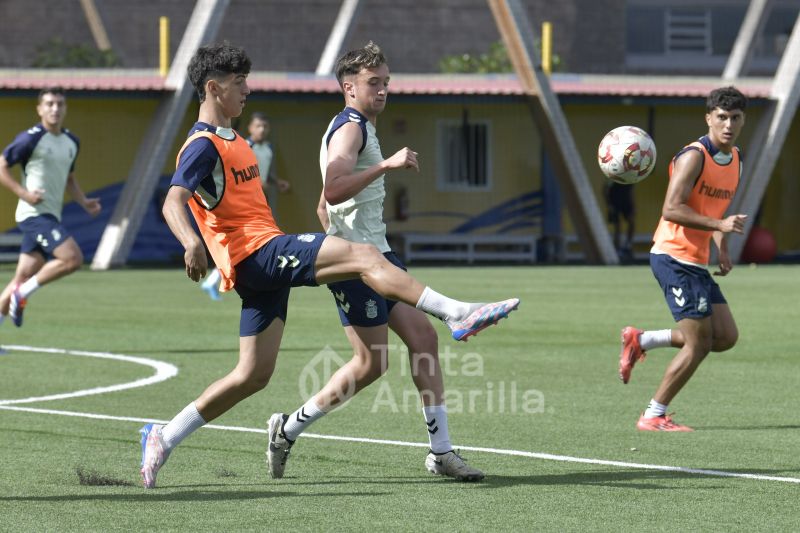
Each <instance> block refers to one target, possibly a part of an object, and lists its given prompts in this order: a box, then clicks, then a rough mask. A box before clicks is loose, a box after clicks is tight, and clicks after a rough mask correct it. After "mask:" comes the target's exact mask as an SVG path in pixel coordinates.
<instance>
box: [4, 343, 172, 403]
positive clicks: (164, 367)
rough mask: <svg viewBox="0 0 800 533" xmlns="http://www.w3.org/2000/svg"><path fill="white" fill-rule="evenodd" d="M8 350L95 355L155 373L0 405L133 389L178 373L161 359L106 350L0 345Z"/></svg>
mask: <svg viewBox="0 0 800 533" xmlns="http://www.w3.org/2000/svg"><path fill="white" fill-rule="evenodd" d="M2 348H5V349H6V350H9V351H20V352H37V353H50V354H57V355H78V356H81V357H95V358H98V359H113V360H115V361H125V362H127V363H135V364H139V365H144V366H149V367H152V368H154V369H155V370H156V373H155V374H153V375H152V376H150V377H149V378H142V379H137V380H136V381H131V382H129V383H120V384H117V385H109V386H107V387H95V388H92V389H84V390H79V391H75V392H66V393H63V394H50V395H48V396H35V397H30V398H22V399H19V400H0V406H2V405H12V404H20V403H34V402H46V401H50V400H66V399H68V398H80V397H82V396H92V395H94V394H104V393H106V392H117V391H121V390H127V389H135V388H138V387H146V386H147V385H152V384H154V383H159V382H161V381H165V380H168V379H169V378H171V377H174V376H176V375H178V367H176V366H175V365H172V364H170V363H164V362H163V361H156V360H155V359H148V358H146V357H133V356H131V355H121V354H113V353H107V352H86V351H82V350H62V349H61V348H37V347H35V346H15V345H6V346H2Z"/></svg>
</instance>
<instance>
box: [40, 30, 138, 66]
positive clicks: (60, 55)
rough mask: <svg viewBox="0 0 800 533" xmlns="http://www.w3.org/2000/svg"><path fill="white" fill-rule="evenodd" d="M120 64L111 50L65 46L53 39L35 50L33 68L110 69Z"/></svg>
mask: <svg viewBox="0 0 800 533" xmlns="http://www.w3.org/2000/svg"><path fill="white" fill-rule="evenodd" d="M121 64H122V62H121V61H120V59H119V57H118V56H117V54H115V53H114V51H113V50H98V49H97V48H95V47H93V46H89V45H87V44H66V43H64V41H62V40H61V39H60V38H58V37H54V38H52V39H50V40H49V41H47V42H46V43H45V44H43V45H42V46H40V47H39V48H38V49H37V50H36V57H34V59H33V62H32V64H31V66H32V67H35V68H70V67H72V68H110V67H118V66H120V65H121Z"/></svg>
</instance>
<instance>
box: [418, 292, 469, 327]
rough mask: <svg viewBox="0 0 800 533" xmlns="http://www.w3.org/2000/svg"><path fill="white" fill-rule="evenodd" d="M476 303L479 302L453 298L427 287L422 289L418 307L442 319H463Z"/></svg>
mask: <svg viewBox="0 0 800 533" xmlns="http://www.w3.org/2000/svg"><path fill="white" fill-rule="evenodd" d="M475 305H478V304H470V303H467V302H460V301H458V300H453V299H452V298H448V297H447V296H444V295H443V294H439V293H438V292H436V291H435V290H433V289H431V288H430V287H425V290H424V291H422V296H420V297H419V301H418V302H417V309H421V310H422V311H425V312H426V313H428V314H429V315H433V316H435V317H436V318H440V319H442V320H462V319H464V318H466V316H467V315H468V314H469V313H470V312H471V311H472V309H473V307H475Z"/></svg>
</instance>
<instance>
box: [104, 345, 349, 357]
mask: <svg viewBox="0 0 800 533" xmlns="http://www.w3.org/2000/svg"><path fill="white" fill-rule="evenodd" d="M323 348H324V346H322V345H320V346H313V347H302V346H301V347H284V346H281V349H280V351H281V353H282V352H300V353H307V354H315V353H317V352H319V351H320V350H322V349H323ZM342 349H344V348H342ZM347 349H348V350H349V349H351V348H349V347H348V348H347ZM113 351H114V353H126V354H137V355H139V354H141V355H144V354H186V355H191V354H196V353H221V354H227V353H239V346H224V347H221V348H208V347H205V348H180V349H174V350H164V349H153V350H142V349H141V348H129V349H124V348H122V349H115V350H113Z"/></svg>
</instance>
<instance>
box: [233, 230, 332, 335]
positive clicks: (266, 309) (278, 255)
mask: <svg viewBox="0 0 800 533" xmlns="http://www.w3.org/2000/svg"><path fill="white" fill-rule="evenodd" d="M323 240H325V234H324V233H301V234H299V235H281V236H279V237H275V238H274V239H272V240H271V241H269V242H268V243H267V244H265V245H264V246H262V247H261V248H259V249H258V251H256V252H255V253H253V254H252V255H250V256H249V257H247V259H245V260H244V261H242V262H241V263H239V264H238V265H236V285H235V286H234V289H235V290H236V292H237V293H239V296H240V297H241V299H242V313H241V316H240V318H239V336H240V337H249V336H251V335H257V334H259V333H261V332H262V331H264V330H265V329H267V327H268V326H269V325H270V324H271V323H272V321H273V320H275V319H276V318H280V319H281V320H282V321H283V322H284V323H285V322H286V314H287V310H288V304H289V290H290V288H291V287H300V286H311V287H316V286H317V285H318V284H317V281H316V272H315V271H314V264H315V263H316V261H317V254H318V253H319V248H320V246H322V241H323Z"/></svg>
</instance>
